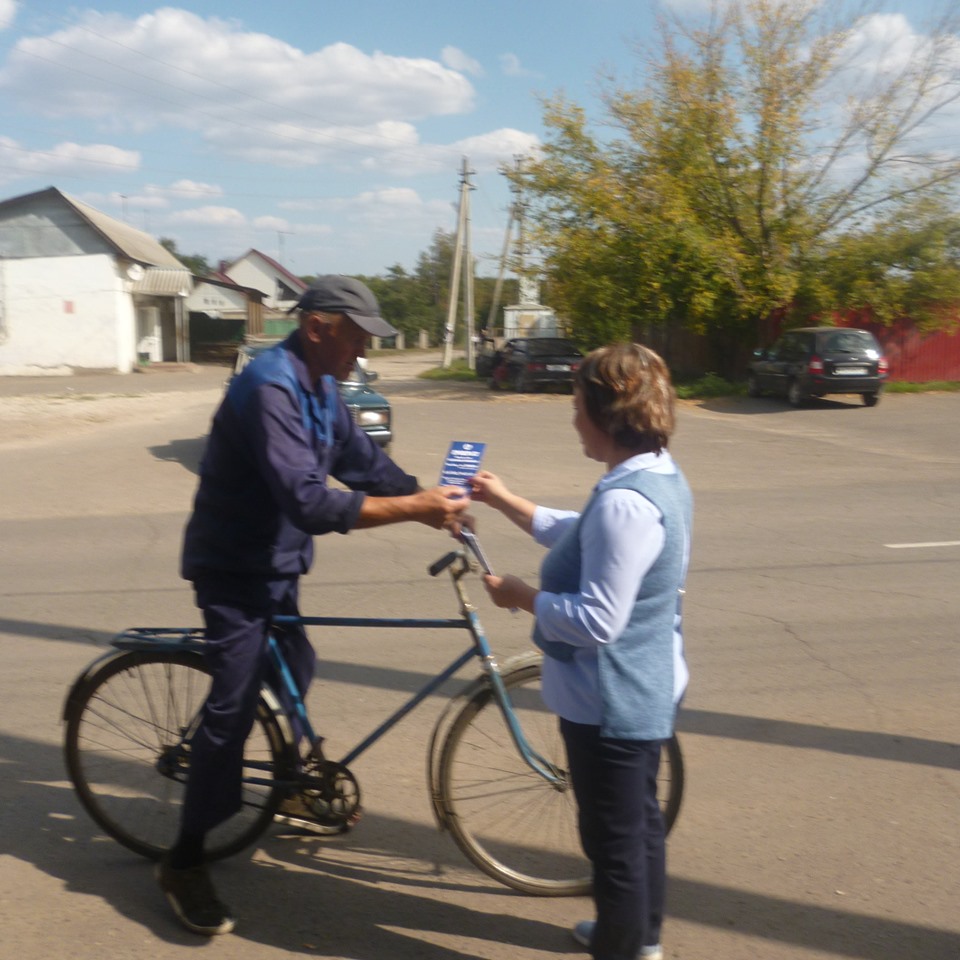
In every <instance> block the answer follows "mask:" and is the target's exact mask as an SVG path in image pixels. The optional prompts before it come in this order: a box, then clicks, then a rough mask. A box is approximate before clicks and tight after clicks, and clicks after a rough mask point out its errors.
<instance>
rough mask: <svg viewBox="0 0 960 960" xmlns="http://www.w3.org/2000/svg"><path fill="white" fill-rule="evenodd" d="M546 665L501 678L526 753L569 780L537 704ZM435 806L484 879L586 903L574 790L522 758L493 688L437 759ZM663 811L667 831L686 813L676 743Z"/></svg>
mask: <svg viewBox="0 0 960 960" xmlns="http://www.w3.org/2000/svg"><path fill="white" fill-rule="evenodd" d="M540 668H541V665H540V662H539V661H534V662H530V663H527V664H524V665H521V666H518V667H517V668H515V669H512V670H507V671H506V672H504V674H503V682H504V684H505V686H506V688H507V692H508V694H509V696H510V700H511V702H512V704H513V708H514V711H515V713H516V716H517V719H518V721H519V723H520V726H521V728H522V730H523V733H524V736H525V737H526V738H527V741H528V743H529V744H530V746H531V747H532V748H533V749H534V750H535V751H536V752H537V753H539V754H540V756H541V757H543V758H544V759H546V760H548V761H549V762H550V763H552V764H553V765H554V767H555V768H556V769H558V770H561V771H565V770H566V751H565V749H564V745H563V739H562V737H561V736H560V731H559V724H558V722H557V718H556V716H554V714H552V713H551V712H550V711H549V710H548V709H547V708H546V706H544V704H543V701H542V699H541V697H540ZM438 783H439V790H440V796H439V804H440V808H441V811H442V816H443V820H444V822H445V824H446V826H447V827H448V828H449V830H450V833H451V835H452V836H453V839H454V841H455V842H456V844H457V846H458V847H460V849H461V850H462V851H463V853H464V854H465V855H466V856H467V858H468V859H469V860H470V861H471V862H472V863H473V864H474V865H475V866H477V867H478V868H479V869H480V870H482V871H483V872H484V873H486V874H487V875H488V876H490V877H493V878H494V879H495V880H498V881H499V882H500V883H503V884H506V885H507V886H508V887H512V888H513V889H515V890H519V891H521V892H523V893H528V894H535V895H537V896H582V895H585V894H587V893H589V891H590V887H591V876H590V864H589V862H588V861H587V859H586V857H585V856H584V854H583V851H582V848H581V846H580V837H579V833H578V829H577V804H576V800H575V798H574V795H573V790H572V789H571V788H570V786H569V784H567V783H563V784H561V785H559V786H557V785H554V784H551V783H550V782H549V781H547V780H546V779H544V778H543V777H541V776H540V775H539V774H537V773H536V772H534V771H533V770H532V769H531V768H530V767H529V766H528V765H527V764H526V762H525V761H524V759H523V758H522V757H521V756H520V753H519V752H518V750H517V748H516V746H515V745H514V743H513V740H512V738H511V736H510V732H509V730H508V728H507V725H506V721H505V720H504V717H503V713H502V711H501V710H500V707H499V705H498V703H497V701H496V699H495V698H494V696H493V693H492V691H491V689H490V687H489V686H484V687H482V688H481V689H480V690H478V691H477V693H476V694H474V696H472V697H471V698H470V700H468V701H467V702H466V704H464V706H463V708H462V709H461V710H460V712H459V713H458V714H457V716H456V717H455V718H454V719H453V721H452V722H451V725H450V728H449V731H448V733H447V735H446V738H445V739H444V742H443V745H442V746H441V751H440V767H439V777H438ZM658 783H659V785H660V794H659V796H660V804H661V808H662V809H663V811H664V821H665V826H666V828H667V830H669V829H670V827H671V826H672V825H673V822H674V820H675V819H676V816H677V812H678V811H679V809H680V799H681V795H682V791H683V761H682V757H681V754H680V748H679V744H678V743H677V741H676V738H673V739H671V740H670V741H667V742H666V743H665V744H664V749H663V751H662V754H661V764H660V774H659V777H658Z"/></svg>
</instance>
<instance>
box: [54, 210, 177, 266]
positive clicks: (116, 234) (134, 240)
mask: <svg viewBox="0 0 960 960" xmlns="http://www.w3.org/2000/svg"><path fill="white" fill-rule="evenodd" d="M60 195H61V196H62V197H63V198H64V199H65V200H67V202H68V203H71V204H73V206H74V207H75V208H76V209H77V211H78V212H79V213H80V214H81V215H82V216H83V217H84V218H85V219H86V220H87V221H88V222H89V224H90V225H91V226H92V227H93V228H94V229H95V230H97V231H99V232H100V234H101V235H102V236H104V237H106V239H107V240H109V241H110V243H112V244H113V246H115V247H116V248H117V249H118V250H119V251H120V253H122V254H123V255H124V256H126V257H129V259H131V260H134V261H136V262H137V263H144V264H151V265H153V266H157V267H171V268H174V269H179V270H186V267H184V265H183V264H182V263H181V262H180V261H179V260H178V259H177V258H176V257H175V256H174V255H173V254H172V253H171V252H170V251H169V250H167V248H166V247H164V246H162V245H161V244H160V243H159V241H157V240H154V239H153V237H151V236H150V235H149V234H148V233H144V232H143V231H142V230H137V229H136V228H135V227H131V226H130V225H129V224H128V223H121V222H120V221H119V220H114V219H113V217H108V216H107V215H106V214H105V213H101V212H100V211H99V210H95V209H94V208H93V207H90V206H87V204H85V203H83V202H81V201H80V200H76V199H75V198H73V197H71V196H68V195H67V194H65V193H63V192H62V191H60Z"/></svg>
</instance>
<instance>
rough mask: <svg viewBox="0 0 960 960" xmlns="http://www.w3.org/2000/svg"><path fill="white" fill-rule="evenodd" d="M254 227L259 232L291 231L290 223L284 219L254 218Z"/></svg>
mask: <svg viewBox="0 0 960 960" xmlns="http://www.w3.org/2000/svg"><path fill="white" fill-rule="evenodd" d="M253 225H254V226H255V227H256V228H257V229H258V230H274V231H277V230H283V231H288V230H289V229H290V221H289V220H285V219H284V218H283V217H270V216H266V217H254V220H253Z"/></svg>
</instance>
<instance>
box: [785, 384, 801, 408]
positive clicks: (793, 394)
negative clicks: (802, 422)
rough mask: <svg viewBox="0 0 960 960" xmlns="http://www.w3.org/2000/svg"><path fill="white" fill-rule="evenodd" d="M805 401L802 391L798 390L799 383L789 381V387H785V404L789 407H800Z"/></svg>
mask: <svg viewBox="0 0 960 960" xmlns="http://www.w3.org/2000/svg"><path fill="white" fill-rule="evenodd" d="M805 399H806V397H805V396H804V393H803V390H802V389H801V388H800V381H799V380H791V381H790V386H789V387H787V402H788V403H789V404H790V406H791V407H802V406H803V401H804V400H805Z"/></svg>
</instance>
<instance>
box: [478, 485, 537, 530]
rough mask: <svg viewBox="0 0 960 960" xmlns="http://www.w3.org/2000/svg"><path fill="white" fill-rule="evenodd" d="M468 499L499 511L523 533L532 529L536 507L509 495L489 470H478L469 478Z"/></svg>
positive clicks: (529, 502) (520, 498)
mask: <svg viewBox="0 0 960 960" xmlns="http://www.w3.org/2000/svg"><path fill="white" fill-rule="evenodd" d="M470 498H471V499H472V500H475V501H476V502H477V503H485V504H487V506H490V507H493V509H494V510H499V511H500V512H501V513H502V514H503V515H504V516H505V517H506V518H507V519H508V520H511V521H513V523H515V524H516V525H517V526H518V527H519V528H520V529H521V530H523V531H524V532H525V533H530V532H531V531H532V529H533V513H534V511H535V510H536V509H537V505H536V504H535V503H534V502H533V501H532V500H525V499H524V498H523V497H518V496H517V495H516V494H515V493H511V492H510V491H509V490H508V489H507V485H506V484H505V483H504V482H503V481H502V480H501V479H500V478H499V477H498V476H497V475H496V474H495V473H491V472H490V471H489V470H478V471H477V472H476V474H475V475H474V476H472V477H471V478H470Z"/></svg>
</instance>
